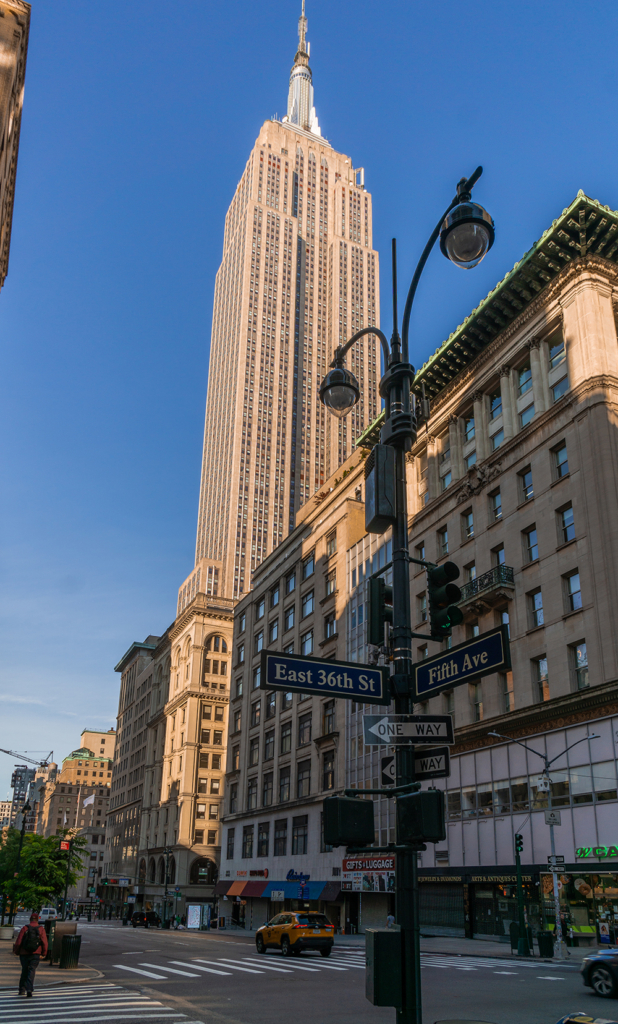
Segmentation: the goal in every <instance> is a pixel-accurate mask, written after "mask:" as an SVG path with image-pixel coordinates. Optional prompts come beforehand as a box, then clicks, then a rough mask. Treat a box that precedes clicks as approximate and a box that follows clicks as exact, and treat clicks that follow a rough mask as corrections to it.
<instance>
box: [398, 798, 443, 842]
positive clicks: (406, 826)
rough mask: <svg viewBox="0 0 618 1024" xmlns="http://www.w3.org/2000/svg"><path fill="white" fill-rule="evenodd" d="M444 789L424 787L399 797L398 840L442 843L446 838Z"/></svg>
mask: <svg viewBox="0 0 618 1024" xmlns="http://www.w3.org/2000/svg"><path fill="white" fill-rule="evenodd" d="M445 817H446V815H445V810H444V791H443V790H441V789H424V790H422V792H420V793H407V794H406V795H405V796H398V797H397V842H398V843H441V842H442V841H443V840H444V839H446V823H445Z"/></svg>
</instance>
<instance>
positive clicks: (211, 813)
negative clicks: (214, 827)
mask: <svg viewBox="0 0 618 1024" xmlns="http://www.w3.org/2000/svg"><path fill="white" fill-rule="evenodd" d="M208 817H209V819H210V820H211V821H214V820H215V819H216V818H218V817H219V804H210V806H209V808H208Z"/></svg>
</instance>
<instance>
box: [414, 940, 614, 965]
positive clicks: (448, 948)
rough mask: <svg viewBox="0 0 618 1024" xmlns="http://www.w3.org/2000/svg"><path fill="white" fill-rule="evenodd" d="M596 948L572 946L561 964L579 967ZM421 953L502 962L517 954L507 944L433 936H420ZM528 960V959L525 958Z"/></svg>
mask: <svg viewBox="0 0 618 1024" xmlns="http://www.w3.org/2000/svg"><path fill="white" fill-rule="evenodd" d="M596 949H597V947H596V946H590V947H585V946H582V947H581V948H580V947H579V946H574V947H573V948H572V949H569V953H570V954H571V955H570V956H565V957H564V960H563V961H562V962H563V963H570V964H576V965H577V966H579V965H580V964H581V962H582V960H583V959H584V957H585V956H589V955H590V953H594V952H596ZM421 952H422V953H448V955H449V956H494V957H500V958H501V959H503V960H510V959H512V960H517V959H518V957H517V954H516V953H511V947H510V944H509V943H508V942H492V941H491V940H485V939H463V938H459V937H458V936H453V935H434V936H431V938H429V937H427V936H426V937H423V936H421ZM526 959H528V957H526ZM530 959H534V960H538V959H539V956H538V948H537V946H536V944H535V946H534V957H530ZM544 962H545V963H550V962H552V963H559V962H560V961H558V960H557V959H556V957H553V958H552V960H551V961H550V960H549V959H545V958H544Z"/></svg>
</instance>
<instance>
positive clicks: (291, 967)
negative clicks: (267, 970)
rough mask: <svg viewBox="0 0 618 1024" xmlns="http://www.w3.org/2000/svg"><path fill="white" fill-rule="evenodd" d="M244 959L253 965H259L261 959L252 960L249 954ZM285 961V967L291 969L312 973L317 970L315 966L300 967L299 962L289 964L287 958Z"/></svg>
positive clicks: (315, 972) (260, 964)
mask: <svg viewBox="0 0 618 1024" xmlns="http://www.w3.org/2000/svg"><path fill="white" fill-rule="evenodd" d="M245 960H246V961H247V963H248V964H253V965H254V967H257V966H258V965H259V966H260V967H261V966H262V961H261V960H254V959H252V958H251V957H249V956H246V957H245ZM285 962H286V964H287V967H288V968H289V969H290V970H291V971H311V972H312V973H313V974H317V972H318V968H317V967H301V965H300V964H291V963H290V962H289V960H286V961H285ZM286 969H287V968H286Z"/></svg>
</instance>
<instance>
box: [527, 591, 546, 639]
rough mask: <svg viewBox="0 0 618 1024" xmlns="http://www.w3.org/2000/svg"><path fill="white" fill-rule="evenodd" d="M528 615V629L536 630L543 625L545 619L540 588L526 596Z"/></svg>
mask: <svg viewBox="0 0 618 1024" xmlns="http://www.w3.org/2000/svg"><path fill="white" fill-rule="evenodd" d="M528 613H529V618H530V627H531V628H532V629H536V627H537V626H543V625H545V618H544V616H543V595H542V593H541V588H540V587H539V589H538V590H533V591H532V592H531V593H530V594H528Z"/></svg>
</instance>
